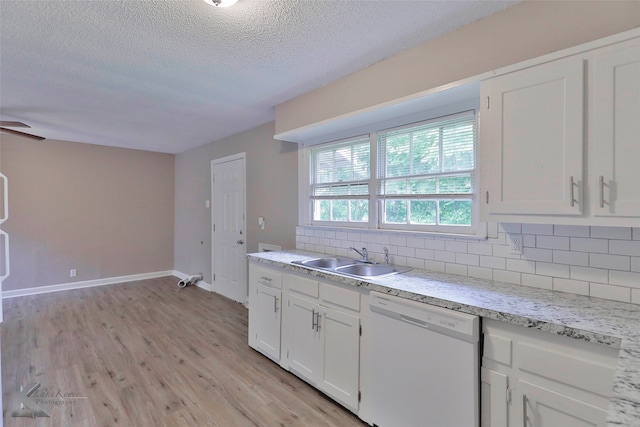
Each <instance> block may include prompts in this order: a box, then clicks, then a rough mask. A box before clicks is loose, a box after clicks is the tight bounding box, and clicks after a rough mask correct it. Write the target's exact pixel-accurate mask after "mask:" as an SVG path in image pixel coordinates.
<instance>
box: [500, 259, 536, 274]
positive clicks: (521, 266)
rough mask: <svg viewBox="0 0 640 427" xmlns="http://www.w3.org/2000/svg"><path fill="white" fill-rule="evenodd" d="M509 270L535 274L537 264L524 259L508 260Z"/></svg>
mask: <svg viewBox="0 0 640 427" xmlns="http://www.w3.org/2000/svg"><path fill="white" fill-rule="evenodd" d="M507 270H510V271H517V272H519V273H530V274H534V273H535V272H536V263H535V262H533V261H527V260H522V259H508V260H507Z"/></svg>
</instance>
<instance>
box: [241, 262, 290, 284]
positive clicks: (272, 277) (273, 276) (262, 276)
mask: <svg viewBox="0 0 640 427" xmlns="http://www.w3.org/2000/svg"><path fill="white" fill-rule="evenodd" d="M249 279H250V280H251V281H252V282H254V283H259V284H261V285H264V286H268V287H270V288H276V289H282V273H280V272H279V271H277V270H273V269H271V268H265V267H261V266H259V265H251V268H250V269H249Z"/></svg>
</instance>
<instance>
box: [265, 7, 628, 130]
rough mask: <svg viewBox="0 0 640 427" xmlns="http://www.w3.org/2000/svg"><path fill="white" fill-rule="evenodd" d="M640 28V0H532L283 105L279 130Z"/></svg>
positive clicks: (289, 128) (280, 111)
mask: <svg viewBox="0 0 640 427" xmlns="http://www.w3.org/2000/svg"><path fill="white" fill-rule="evenodd" d="M637 27H640V1H638V0H630V1H612V0H609V1H538V0H534V1H525V2H522V3H519V4H517V5H515V6H512V7H510V8H508V9H505V10H504V11H502V12H499V13H497V14H494V15H491V16H489V17H487V18H484V19H482V20H479V21H476V22H474V23H472V24H470V25H467V26H465V27H463V28H461V29H459V30H457V31H454V32H451V33H449V34H446V35H444V36H443V37H440V38H439V39H436V40H433V41H430V42H427V43H424V44H422V45H420V46H418V47H416V48H413V49H409V50H407V51H405V52H403V53H401V54H398V55H396V56H393V57H391V58H389V59H387V60H385V61H382V62H379V63H377V64H375V65H373V66H371V67H369V68H366V69H364V70H361V71H359V72H356V73H353V74H351V75H349V76H346V77H344V78H342V79H340V80H337V81H335V82H333V83H331V84H328V85H326V86H324V87H322V88H319V89H317V90H315V91H311V92H309V93H306V94H304V95H301V96H299V97H297V98H294V99H292V100H290V101H288V102H285V103H283V104H280V105H278V106H277V107H276V133H282V132H285V131H289V130H293V129H296V128H299V127H302V126H305V125H309V124H313V123H316V122H319V121H322V120H326V119H330V118H333V117H337V116H340V115H342V114H346V113H350V112H354V111H358V110H360V109H363V108H367V107H372V106H375V105H378V104H381V103H383V102H388V101H393V100H395V99H398V98H402V97H404V96H408V95H412V94H415V93H418V92H422V91H424V90H428V89H432V88H435V87H438V86H441V85H444V84H448V83H451V82H455V81H458V80H462V79H465V78H469V77H473V76H476V75H479V74H482V73H484V72H487V71H491V70H494V69H496V68H500V67H503V66H507V65H511V64H514V63H517V62H521V61H524V60H526V59H531V58H535V57H537V56H541V55H543V54H547V53H551V52H554V51H557V50H561V49H564V48H567V47H571V46H575V45H578V44H581V43H586V42H588V41H592V40H595V39H598V38H602V37H605V36H608V35H612V34H615V33H619V32H622V31H626V30H630V29H633V28H637Z"/></svg>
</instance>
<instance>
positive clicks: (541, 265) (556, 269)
mask: <svg viewBox="0 0 640 427" xmlns="http://www.w3.org/2000/svg"><path fill="white" fill-rule="evenodd" d="M536 274H539V275H541V276H551V277H562V278H569V277H570V275H569V266H568V265H562V264H553V263H551V262H536Z"/></svg>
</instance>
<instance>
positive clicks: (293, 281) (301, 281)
mask: <svg viewBox="0 0 640 427" xmlns="http://www.w3.org/2000/svg"><path fill="white" fill-rule="evenodd" d="M284 282H285V284H286V287H287V288H288V289H289V291H290V292H297V293H299V294H302V295H307V296H310V297H313V298H318V282H316V281H315V280H311V279H306V278H304V277H298V276H292V275H289V274H287V275H286V276H284Z"/></svg>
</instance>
